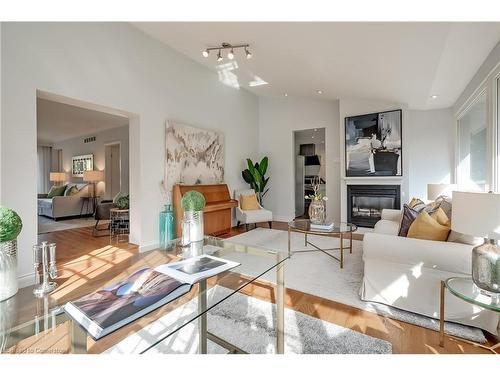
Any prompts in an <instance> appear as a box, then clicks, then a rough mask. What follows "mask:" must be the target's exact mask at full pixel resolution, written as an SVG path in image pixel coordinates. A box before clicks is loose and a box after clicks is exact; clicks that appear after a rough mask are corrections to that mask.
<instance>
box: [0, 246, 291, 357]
mask: <svg viewBox="0 0 500 375" xmlns="http://www.w3.org/2000/svg"><path fill="white" fill-rule="evenodd" d="M200 254H210V255H213V256H216V257H220V258H224V259H229V260H233V261H236V262H238V263H241V264H240V265H239V266H237V267H235V268H233V269H231V270H229V271H226V272H224V273H221V274H219V275H216V276H214V277H211V278H209V279H207V280H204V281H202V282H200V283H198V284H195V285H194V286H193V287H192V288H191V291H190V292H188V293H187V294H185V295H183V296H181V297H180V298H178V299H176V300H174V301H172V302H170V303H168V304H166V305H164V306H162V307H160V308H158V309H156V310H154V311H152V312H150V313H149V314H147V315H145V316H143V317H141V318H139V319H137V320H135V321H133V322H131V323H129V324H127V325H126V326H124V327H122V328H120V329H118V330H116V331H114V332H112V333H110V334H109V335H107V336H104V337H103V338H101V339H99V340H97V341H95V340H93V339H92V338H91V337H90V336H88V335H87V333H86V331H85V330H84V329H83V328H81V327H80V326H79V325H78V324H77V323H74V322H73V321H72V320H71V319H70V318H69V317H68V316H67V314H66V313H65V312H64V310H63V306H64V304H65V303H66V302H68V301H72V300H75V299H78V298H80V297H82V296H84V295H87V294H89V293H91V292H94V291H97V290H99V289H102V288H103V287H105V286H107V285H111V284H114V283H116V282H119V281H120V280H123V279H124V278H125V277H127V276H130V275H131V274H132V273H133V272H135V271H137V270H140V269H142V268H146V267H156V266H158V265H160V264H164V263H169V262H175V261H178V260H180V259H187V258H190V257H193V256H196V255H200ZM286 259H288V254H287V253H286V252H276V251H272V250H268V249H264V248H261V247H257V246H249V245H241V244H237V243H233V242H231V241H230V239H229V240H222V239H219V238H215V237H205V239H204V241H200V242H199V243H193V244H191V245H190V246H187V247H183V246H181V245H180V241H179V240H174V241H171V242H170V243H169V244H168V247H167V249H165V250H160V249H158V250H151V251H147V252H142V253H138V252H137V250H127V249H126V248H118V247H113V246H106V247H104V248H102V249H97V250H95V251H93V252H91V253H89V254H88V255H86V256H83V257H81V258H78V259H75V260H72V261H70V262H67V263H64V264H61V265H58V272H59V275H60V276H59V278H58V279H57V282H58V284H59V286H58V288H57V289H56V290H54V291H53V292H52V293H50V294H49V295H48V296H46V297H44V298H37V297H35V296H34V295H33V286H31V287H26V288H22V289H20V290H19V292H18V293H17V294H16V295H15V296H13V297H11V298H9V299H8V300H5V301H2V302H0V353H52V354H58V353H103V352H106V351H112V350H113V348H116V347H117V344H119V343H122V342H123V340H126V339H127V338H137V337H140V338H141V340H140V344H139V345H136V346H135V350H134V353H141V354H142V353H148V352H153V351H154V350H153V348H156V349H157V350H158V348H159V347H160V346H159V345H160V344H161V343H163V342H165V340H170V339H171V340H174V337H175V336H174V334H175V333H177V332H179V330H181V329H182V328H184V327H187V326H188V325H191V326H193V325H194V324H196V323H197V329H198V337H199V342H198V352H199V353H206V352H207V341H208V340H211V341H213V342H215V343H216V344H218V345H219V346H222V347H224V348H226V349H227V350H228V351H229V352H237V353H243V352H244V351H243V350H241V349H240V348H239V347H238V346H236V345H234V343H230V342H227V341H226V340H225V339H224V338H223V337H219V336H217V335H215V334H214V333H213V332H209V330H208V329H207V314H208V312H209V311H210V310H211V309H213V308H214V307H216V306H218V305H220V304H224V303H226V304H231V297H232V296H234V295H236V294H237V293H238V292H241V293H246V294H248V293H249V292H248V290H247V291H245V290H243V289H244V288H245V287H246V286H249V284H251V283H258V282H259V283H262V284H263V285H264V287H265V288H266V289H270V290H271V292H270V295H275V300H274V301H275V303H276V308H277V310H276V311H277V313H276V326H275V327H276V337H277V338H276V353H283V351H284V293H285V287H284V264H285V261H286ZM269 272H276V276H277V277H276V280H277V282H276V284H272V285H269V284H270V283H269V282H267V281H264V280H261V278H262V276H263V275H265V274H267V273H269ZM219 287H220V288H219ZM214 288H216V289H214ZM247 289H248V288H247ZM212 292H213V293H212ZM271 302H273V301H271ZM188 303H189V304H190V305H189V306H194V307H193V308H190V309H188V308H187V307H186V306H188ZM179 308H180V310H176V309H179ZM174 310H176V311H177V312H178V311H182V312H183V315H182V319H177V318H176V319H172V321H173V322H172V323H171V324H168V325H165V326H164V325H162V322H163V320H161V319H162V318H163V317H166V315H167V314H169V313H171V312H173V311H174ZM185 311H187V312H185ZM167 318H168V317H167ZM155 322H157V323H161V329H160V330H158V331H153V333H151V331H143V332H146V333H144V334H141V330H143V329H144V328H147V327H151V325H152V324H153V323H155ZM193 327H194V326H193ZM188 330H189V329H188ZM134 334H135V336H133V335H134ZM165 346H168V345H165ZM186 350H187V349H186Z"/></svg>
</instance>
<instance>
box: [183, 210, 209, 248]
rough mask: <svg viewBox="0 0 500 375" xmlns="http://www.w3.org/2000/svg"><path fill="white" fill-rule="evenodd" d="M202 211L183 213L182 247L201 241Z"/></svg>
mask: <svg viewBox="0 0 500 375" xmlns="http://www.w3.org/2000/svg"><path fill="white" fill-rule="evenodd" d="M203 239H204V234H203V211H184V216H183V219H182V245H184V246H186V245H189V244H190V243H192V242H198V241H203Z"/></svg>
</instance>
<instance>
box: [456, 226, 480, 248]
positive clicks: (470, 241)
mask: <svg viewBox="0 0 500 375" xmlns="http://www.w3.org/2000/svg"><path fill="white" fill-rule="evenodd" d="M447 241H448V242H455V243H463V244H464V245H472V246H478V245H481V244H482V243H483V238H481V237H474V236H471V235H470V234H463V233H459V232H455V231H454V230H452V231H451V232H450V235H449V236H448V240H447Z"/></svg>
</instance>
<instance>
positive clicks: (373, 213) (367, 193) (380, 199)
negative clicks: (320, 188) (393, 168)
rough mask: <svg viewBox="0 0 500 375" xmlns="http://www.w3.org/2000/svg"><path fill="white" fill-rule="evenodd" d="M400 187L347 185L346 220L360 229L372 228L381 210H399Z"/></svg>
mask: <svg viewBox="0 0 500 375" xmlns="http://www.w3.org/2000/svg"><path fill="white" fill-rule="evenodd" d="M400 189H401V187H400V185H348V186H347V220H348V221H349V222H350V223H352V224H356V225H357V226H360V227H365V228H373V227H374V226H375V223H376V222H377V221H379V220H380V219H381V216H382V210H383V209H385V208H387V209H396V210H399V209H400V208H401V198H400Z"/></svg>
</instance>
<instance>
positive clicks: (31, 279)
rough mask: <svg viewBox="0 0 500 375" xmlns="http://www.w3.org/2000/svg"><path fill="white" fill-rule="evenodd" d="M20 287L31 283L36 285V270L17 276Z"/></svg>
mask: <svg viewBox="0 0 500 375" xmlns="http://www.w3.org/2000/svg"><path fill="white" fill-rule="evenodd" d="M17 282H18V283H19V288H24V287H27V286H30V285H35V272H31V273H28V274H26V275H21V276H18V277H17Z"/></svg>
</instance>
